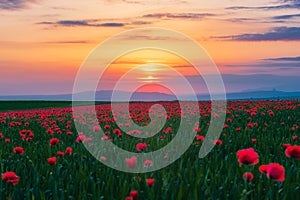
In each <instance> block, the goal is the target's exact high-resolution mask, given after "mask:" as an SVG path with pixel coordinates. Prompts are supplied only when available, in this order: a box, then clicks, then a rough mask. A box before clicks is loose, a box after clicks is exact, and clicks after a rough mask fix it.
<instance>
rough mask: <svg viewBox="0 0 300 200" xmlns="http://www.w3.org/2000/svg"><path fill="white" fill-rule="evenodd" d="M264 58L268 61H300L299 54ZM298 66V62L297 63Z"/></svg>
mask: <svg viewBox="0 0 300 200" xmlns="http://www.w3.org/2000/svg"><path fill="white" fill-rule="evenodd" d="M264 60H270V61H293V62H294V61H295V62H298V61H299V62H300V56H298V57H281V58H266V59H264ZM299 66H300V64H299Z"/></svg>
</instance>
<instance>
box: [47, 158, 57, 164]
mask: <svg viewBox="0 0 300 200" xmlns="http://www.w3.org/2000/svg"><path fill="white" fill-rule="evenodd" d="M48 164H49V165H55V164H56V157H52V158H48Z"/></svg>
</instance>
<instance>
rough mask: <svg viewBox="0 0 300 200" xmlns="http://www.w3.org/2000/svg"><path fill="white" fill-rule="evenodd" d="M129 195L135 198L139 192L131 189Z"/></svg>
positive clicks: (134, 199)
mask: <svg viewBox="0 0 300 200" xmlns="http://www.w3.org/2000/svg"><path fill="white" fill-rule="evenodd" d="M129 195H130V196H131V197H132V198H133V200H137V199H138V195H139V193H138V191H136V190H132V191H131V192H130V193H129Z"/></svg>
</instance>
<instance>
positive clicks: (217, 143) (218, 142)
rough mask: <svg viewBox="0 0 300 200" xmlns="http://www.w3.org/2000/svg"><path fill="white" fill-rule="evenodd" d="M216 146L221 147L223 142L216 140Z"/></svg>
mask: <svg viewBox="0 0 300 200" xmlns="http://www.w3.org/2000/svg"><path fill="white" fill-rule="evenodd" d="M214 144H216V145H221V144H223V142H222V140H215V141H214Z"/></svg>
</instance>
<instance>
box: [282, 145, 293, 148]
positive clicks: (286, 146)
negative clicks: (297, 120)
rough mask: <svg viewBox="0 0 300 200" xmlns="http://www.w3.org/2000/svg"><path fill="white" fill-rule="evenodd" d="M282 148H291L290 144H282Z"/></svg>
mask: <svg viewBox="0 0 300 200" xmlns="http://www.w3.org/2000/svg"><path fill="white" fill-rule="evenodd" d="M282 146H283V147H284V148H288V147H289V146H291V145H290V144H282Z"/></svg>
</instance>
